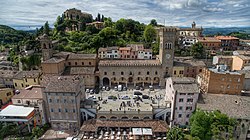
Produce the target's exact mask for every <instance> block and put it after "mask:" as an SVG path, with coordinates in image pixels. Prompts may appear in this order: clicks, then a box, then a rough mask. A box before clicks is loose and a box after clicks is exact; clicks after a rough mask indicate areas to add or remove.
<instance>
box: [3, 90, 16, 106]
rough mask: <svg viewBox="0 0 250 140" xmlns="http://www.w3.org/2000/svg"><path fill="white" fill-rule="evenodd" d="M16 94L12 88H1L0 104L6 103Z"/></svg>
mask: <svg viewBox="0 0 250 140" xmlns="http://www.w3.org/2000/svg"><path fill="white" fill-rule="evenodd" d="M13 96H14V92H13V89H10V88H3V89H0V100H1V101H2V103H1V101H0V105H1V104H6V103H7V102H8V101H9V100H11V98H12V97H13Z"/></svg>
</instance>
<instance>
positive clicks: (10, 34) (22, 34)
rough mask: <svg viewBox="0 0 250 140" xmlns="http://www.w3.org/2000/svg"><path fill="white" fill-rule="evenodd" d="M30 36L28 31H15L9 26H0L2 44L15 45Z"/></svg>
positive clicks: (0, 41)
mask: <svg viewBox="0 0 250 140" xmlns="http://www.w3.org/2000/svg"><path fill="white" fill-rule="evenodd" d="M29 36H30V34H29V33H28V32H26V31H20V30H15V29H14V28H11V27H9V26H6V25H0V43H2V44H15V43H18V42H19V41H22V40H24V38H27V37H29Z"/></svg>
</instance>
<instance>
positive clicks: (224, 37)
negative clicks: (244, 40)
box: [216, 36, 239, 40]
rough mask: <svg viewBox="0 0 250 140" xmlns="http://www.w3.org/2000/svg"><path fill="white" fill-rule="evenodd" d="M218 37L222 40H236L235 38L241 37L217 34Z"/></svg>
mask: <svg viewBox="0 0 250 140" xmlns="http://www.w3.org/2000/svg"><path fill="white" fill-rule="evenodd" d="M216 38H217V39H220V40H235V39H239V38H237V37H233V36H216Z"/></svg>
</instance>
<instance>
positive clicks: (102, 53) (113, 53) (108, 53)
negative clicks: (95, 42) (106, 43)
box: [98, 47, 120, 59]
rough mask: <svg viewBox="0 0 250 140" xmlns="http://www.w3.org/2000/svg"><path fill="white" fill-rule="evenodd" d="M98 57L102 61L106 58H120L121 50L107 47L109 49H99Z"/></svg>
mask: <svg viewBox="0 0 250 140" xmlns="http://www.w3.org/2000/svg"><path fill="white" fill-rule="evenodd" d="M98 57H99V58H101V59H104V58H115V59H117V58H120V55H119V48H118V47H107V48H99V50H98Z"/></svg>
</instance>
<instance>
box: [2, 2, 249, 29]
mask: <svg viewBox="0 0 250 140" xmlns="http://www.w3.org/2000/svg"><path fill="white" fill-rule="evenodd" d="M0 5H4V6H1V8H0V9H1V14H0V24H7V25H11V26H32V27H36V26H37V27H39V26H42V25H43V24H44V23H45V22H46V21H49V23H50V25H51V26H53V23H54V22H55V20H56V17H57V16H58V15H61V14H62V13H63V12H64V11H65V10H66V9H69V8H77V9H80V10H82V11H84V12H88V13H91V14H92V15H93V16H94V17H95V16H96V15H97V13H101V14H103V15H105V16H107V17H111V18H112V19H113V20H114V21H115V20H118V19H120V18H133V19H134V20H138V21H140V22H143V23H146V24H147V23H149V22H150V20H151V19H156V20H157V22H158V23H162V24H164V23H165V24H166V25H174V26H189V25H190V24H191V23H192V22H193V21H196V23H197V24H198V25H202V26H204V27H206V26H215V25H216V26H249V25H250V24H249V23H250V19H249V15H250V10H248V9H249V8H250V7H249V5H250V1H249V0H237V1H236V0H126V1H124V0H105V1H103V0H53V1H52V0H35V1H34V0H8V1H7V0H1V1H0Z"/></svg>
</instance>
